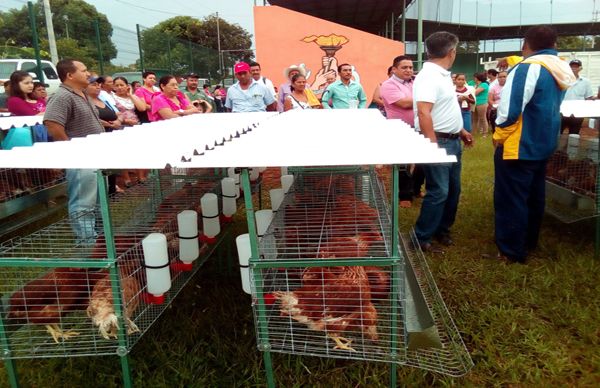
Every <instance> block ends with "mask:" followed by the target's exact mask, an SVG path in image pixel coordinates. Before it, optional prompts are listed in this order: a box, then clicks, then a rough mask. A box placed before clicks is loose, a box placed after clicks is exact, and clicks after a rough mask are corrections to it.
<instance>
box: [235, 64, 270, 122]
mask: <svg viewBox="0 0 600 388" xmlns="http://www.w3.org/2000/svg"><path fill="white" fill-rule="evenodd" d="M234 72H235V78H237V80H238V82H236V83H235V84H234V85H233V86H231V87H230V88H229V90H228V91H227V100H226V101H225V108H227V109H228V110H229V111H230V112H265V111H270V112H273V111H276V110H277V102H276V101H275V98H274V97H273V94H272V93H271V92H270V91H269V89H268V88H267V87H266V86H265V85H264V84H263V83H260V82H256V81H255V80H254V79H253V78H252V75H251V74H250V65H248V64H247V63H246V62H239V63H236V65H235V67H234Z"/></svg>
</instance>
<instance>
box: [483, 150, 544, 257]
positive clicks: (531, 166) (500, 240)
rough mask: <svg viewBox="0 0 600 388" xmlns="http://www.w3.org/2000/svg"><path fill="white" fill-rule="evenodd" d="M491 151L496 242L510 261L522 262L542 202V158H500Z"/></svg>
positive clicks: (539, 217) (537, 231) (535, 238)
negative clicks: (492, 158) (493, 172)
mask: <svg viewBox="0 0 600 388" xmlns="http://www.w3.org/2000/svg"><path fill="white" fill-rule="evenodd" d="M502 151H503V148H502V147H498V148H496V153H495V154H494V170H495V179H494V210H495V224H496V245H497V246H498V250H500V252H501V253H502V254H503V255H505V256H508V258H510V259H512V260H514V261H520V262H524V261H525V258H526V257H527V251H529V250H532V249H535V247H536V246H537V242H538V238H539V234H540V228H541V226H542V218H543V217H544V206H545V204H546V162H547V161H546V160H503V159H502Z"/></svg>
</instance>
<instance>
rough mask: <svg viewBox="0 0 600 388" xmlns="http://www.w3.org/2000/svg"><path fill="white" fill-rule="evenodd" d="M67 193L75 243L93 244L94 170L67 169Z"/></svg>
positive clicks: (96, 192) (95, 233)
mask: <svg viewBox="0 0 600 388" xmlns="http://www.w3.org/2000/svg"><path fill="white" fill-rule="evenodd" d="M66 178H67V195H68V196H69V205H68V206H69V219H70V222H71V228H72V229H73V232H74V233H75V237H76V242H77V244H82V243H83V244H94V243H95V242H96V238H97V237H98V232H97V231H96V209H97V205H98V182H97V180H96V179H97V178H96V170H90V169H67V170H66Z"/></svg>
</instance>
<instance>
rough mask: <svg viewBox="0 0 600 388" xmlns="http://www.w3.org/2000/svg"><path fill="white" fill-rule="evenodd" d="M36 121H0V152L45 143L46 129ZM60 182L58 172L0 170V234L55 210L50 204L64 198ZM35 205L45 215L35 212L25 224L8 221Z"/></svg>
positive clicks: (27, 118)
mask: <svg viewBox="0 0 600 388" xmlns="http://www.w3.org/2000/svg"><path fill="white" fill-rule="evenodd" d="M40 119H41V117H40V116H25V117H21V116H17V117H0V149H11V148H13V147H15V146H27V145H32V144H33V143H35V142H46V141H48V133H47V129H46V127H45V126H43V125H41V124H39V120H40ZM64 182H65V175H64V170H61V169H43V168H36V169H23V168H14V169H13V168H0V219H2V220H3V222H2V227H1V228H0V234H1V233H6V232H8V231H10V230H14V229H17V228H19V227H20V226H22V225H23V224H26V223H31V222H33V221H35V220H37V219H39V218H41V217H43V216H45V215H47V214H48V213H51V212H52V211H53V210H55V208H54V206H53V205H54V203H52V202H51V201H53V200H54V199H55V198H56V197H59V196H61V195H64V194H66V188H65V184H64ZM36 205H41V207H44V206H45V209H44V210H45V211H39V209H36V211H34V212H33V214H32V215H30V216H29V217H27V219H26V220H23V219H22V217H18V216H15V217H11V216H13V215H17V214H18V213H21V212H23V211H24V210H26V209H29V208H31V207H33V206H36ZM38 207H39V206H38ZM17 218H19V219H17Z"/></svg>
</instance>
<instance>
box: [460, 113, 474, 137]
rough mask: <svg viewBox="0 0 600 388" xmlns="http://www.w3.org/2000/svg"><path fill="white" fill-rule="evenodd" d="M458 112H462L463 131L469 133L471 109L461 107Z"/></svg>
mask: <svg viewBox="0 0 600 388" xmlns="http://www.w3.org/2000/svg"><path fill="white" fill-rule="evenodd" d="M460 113H461V114H462V118H463V128H464V129H465V131H467V132H469V133H471V111H470V110H464V109H461V110H460Z"/></svg>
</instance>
